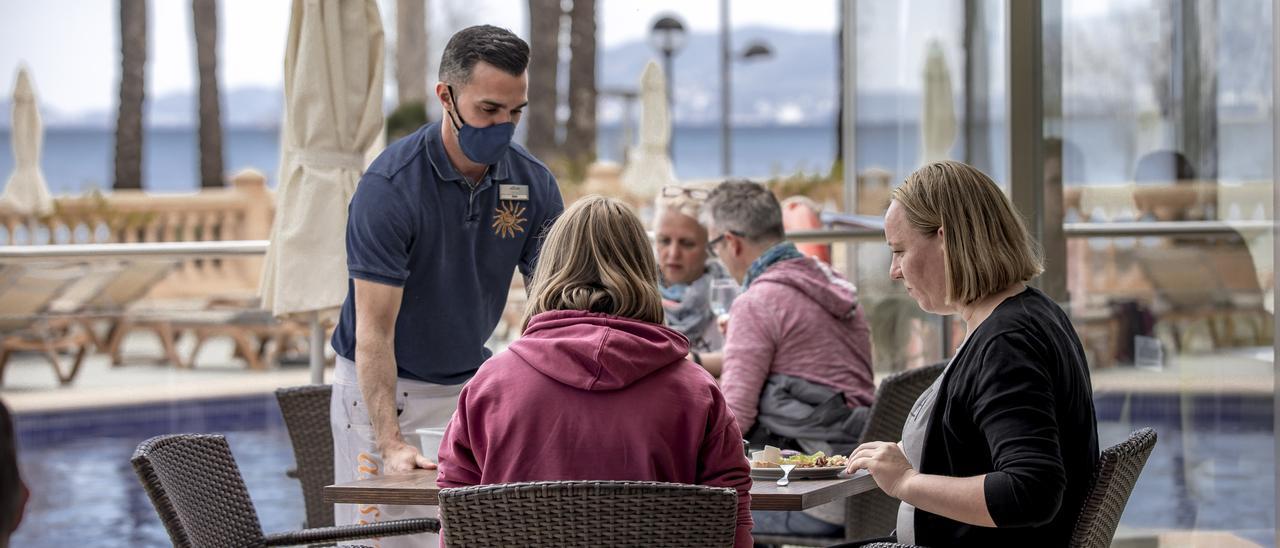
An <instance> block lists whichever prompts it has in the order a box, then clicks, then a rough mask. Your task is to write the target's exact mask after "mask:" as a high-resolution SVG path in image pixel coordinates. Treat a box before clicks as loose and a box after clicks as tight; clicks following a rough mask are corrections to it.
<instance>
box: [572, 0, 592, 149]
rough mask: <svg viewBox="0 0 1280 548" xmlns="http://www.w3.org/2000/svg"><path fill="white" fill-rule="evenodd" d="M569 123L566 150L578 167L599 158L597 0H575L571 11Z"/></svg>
mask: <svg viewBox="0 0 1280 548" xmlns="http://www.w3.org/2000/svg"><path fill="white" fill-rule="evenodd" d="M569 23H570V27H569V51H570V52H571V53H572V55H573V57H572V58H571V59H570V60H569V123H568V127H567V128H566V131H565V139H564V151H565V153H566V154H568V155H570V157H571V159H572V161H573V164H574V166H575V167H576V168H578V169H582V168H585V167H586V165H587V164H589V163H591V162H593V161H595V159H596V1H595V0H573V9H572V10H571V11H570V12H569Z"/></svg>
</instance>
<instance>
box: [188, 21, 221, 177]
mask: <svg viewBox="0 0 1280 548" xmlns="http://www.w3.org/2000/svg"><path fill="white" fill-rule="evenodd" d="M191 21H192V24H193V25H194V26H195V33H196V65H197V67H198V68H199V72H200V187H201V188H211V187H212V188H218V187H222V186H224V185H225V184H226V183H225V182H224V179H223V177H222V109H221V108H220V106H219V99H220V97H219V95H218V0H191Z"/></svg>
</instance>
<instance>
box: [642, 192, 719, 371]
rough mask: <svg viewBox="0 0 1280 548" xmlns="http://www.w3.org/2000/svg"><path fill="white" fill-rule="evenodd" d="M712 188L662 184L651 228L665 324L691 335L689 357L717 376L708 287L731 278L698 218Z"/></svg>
mask: <svg viewBox="0 0 1280 548" xmlns="http://www.w3.org/2000/svg"><path fill="white" fill-rule="evenodd" d="M714 188H715V183H712V184H704V185H684V186H681V185H668V186H665V187H663V188H662V192H661V193H659V194H658V199H657V203H656V204H655V207H654V226H653V232H654V252H655V254H656V255H657V257H658V270H659V272H661V274H662V276H661V277H660V278H659V285H660V287H661V289H662V306H663V308H665V309H666V312H667V325H668V326H670V327H671V328H672V329H675V330H676V331H679V332H681V333H684V335H685V336H686V337H689V348H690V354H689V357H690V359H692V360H693V361H694V362H696V363H698V364H699V365H701V366H702V367H703V368H704V369H706V370H707V371H708V372H710V373H711V374H712V375H715V376H717V377H718V376H720V366H721V363H722V359H721V354H720V349H721V347H723V346H724V334H723V333H722V332H721V331H720V327H719V325H717V321H716V314H715V313H714V312H713V311H712V310H711V286H712V284H713V282H715V281H717V280H730V279H731V278H730V277H729V273H728V272H727V271H725V269H724V267H723V266H721V264H720V262H719V261H717V260H715V258H714V257H713V256H711V255H710V254H709V253H708V249H707V228H706V227H705V226H702V224H701V223H700V222H699V221H698V215H699V214H700V213H701V212H702V204H703V203H704V202H706V200H707V196H709V195H710V194H711V191H712V190H713V189H714Z"/></svg>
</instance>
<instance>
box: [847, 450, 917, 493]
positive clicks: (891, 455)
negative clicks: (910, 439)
mask: <svg viewBox="0 0 1280 548" xmlns="http://www.w3.org/2000/svg"><path fill="white" fill-rule="evenodd" d="M864 469H865V470H866V471H868V472H871V477H872V478H873V479H875V480H876V485H878V486H879V487H880V490H881V491H884V493H885V494H886V495H889V496H891V497H893V498H895V499H899V500H901V499H902V496H901V493H902V488H903V486H904V485H905V484H906V483H907V482H908V481H909V480H910V479H911V478H912V477H915V475H916V471H915V469H913V468H911V463H910V462H907V456H906V455H905V454H903V452H902V446H901V445H899V444H896V443H891V442H883V441H873V442H868V443H864V444H862V445H859V446H858V448H857V449H854V450H853V454H851V455H849V466H847V467H845V470H844V471H845V473H848V474H852V473H854V472H856V471H858V470H864Z"/></svg>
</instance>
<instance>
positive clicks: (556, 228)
mask: <svg viewBox="0 0 1280 548" xmlns="http://www.w3.org/2000/svg"><path fill="white" fill-rule="evenodd" d="M551 310H585V311H589V312H602V313H605V314H610V315H614V316H621V317H624V318H631V319H635V320H640V321H645V322H650V323H656V324H661V323H662V322H663V320H664V314H665V313H664V312H663V310H662V296H661V294H660V293H658V263H657V260H655V259H654V257H653V250H652V249H651V248H650V246H649V236H648V235H647V234H646V233H645V230H644V225H643V224H642V223H641V222H640V218H639V217H637V216H636V214H635V213H633V212H632V211H631V209H630V208H629V207H627V205H626V204H623V203H622V202H620V201H618V200H614V199H610V198H604V197H601V196H595V195H592V196H587V197H585V198H582V199H580V200H578V201H577V202H574V204H573V205H571V206H569V208H568V209H566V210H565V211H564V213H562V214H561V215H560V218H559V219H557V220H556V222H555V224H554V225H552V227H551V231H550V232H549V233H548V234H547V240H546V242H544V243H543V245H542V251H541V253H540V254H539V256H538V265H537V269H536V270H535V271H534V274H533V283H532V285H531V286H530V291H529V304H528V305H526V306H525V310H524V318H523V320H522V321H521V327H520V330H521V331H524V330H525V329H526V328H528V327H529V320H530V319H532V318H533V317H534V316H536V315H538V314H541V313H543V312H547V311H551Z"/></svg>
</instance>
